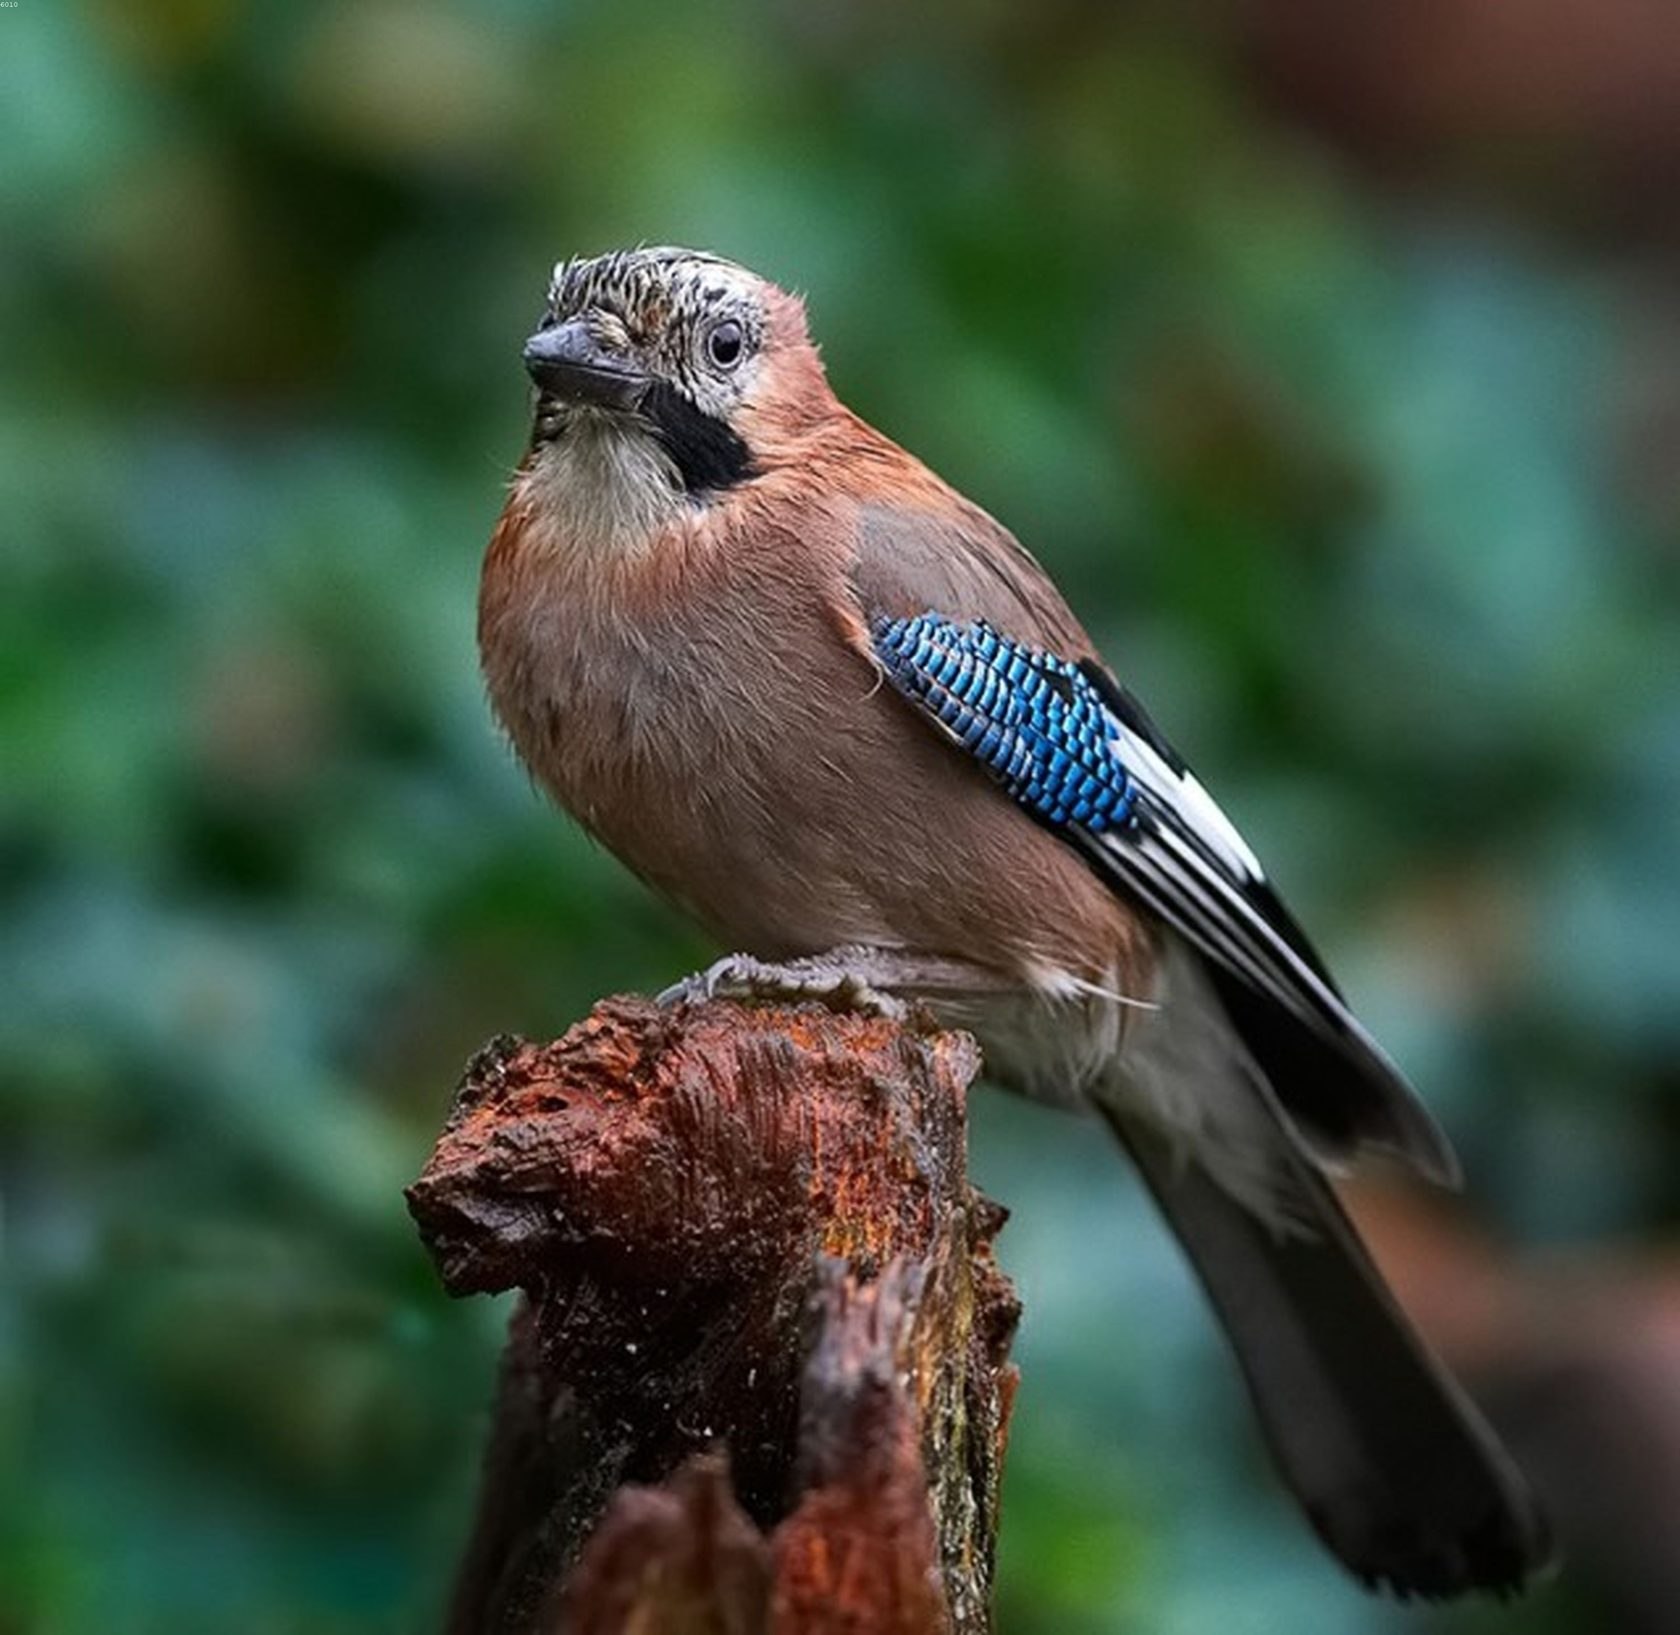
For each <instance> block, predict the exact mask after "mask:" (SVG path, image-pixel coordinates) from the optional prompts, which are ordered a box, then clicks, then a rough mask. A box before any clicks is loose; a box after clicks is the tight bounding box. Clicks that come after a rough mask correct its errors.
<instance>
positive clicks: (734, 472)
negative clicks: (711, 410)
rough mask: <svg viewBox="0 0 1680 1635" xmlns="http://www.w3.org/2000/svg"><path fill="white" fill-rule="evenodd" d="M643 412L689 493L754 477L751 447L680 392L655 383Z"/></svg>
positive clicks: (666, 385) (648, 391)
mask: <svg viewBox="0 0 1680 1635" xmlns="http://www.w3.org/2000/svg"><path fill="white" fill-rule="evenodd" d="M640 407H641V413H642V416H643V417H644V418H645V419H646V420H647V422H648V424H649V425H650V426H652V428H653V434H654V436H655V437H657V438H658V439H659V444H660V447H662V448H663V449H664V450H665V452H666V453H667V454H669V455H670V456H671V460H672V462H673V463H674V464H675V466H676V468H677V470H678V471H679V472H680V473H681V475H682V480H683V487H684V488H686V489H687V490H688V492H689V493H691V494H698V493H710V492H716V491H717V490H718V489H722V488H733V487H734V486H735V485H736V484H737V483H741V482H745V481H746V480H747V478H748V477H750V476H751V475H752V454H751V452H750V451H749V450H748V448H747V445H746V444H745V443H743V442H742V441H741V439H740V438H739V437H737V436H736V435H735V433H734V431H732V430H731V429H730V427H729V426H728V425H727V424H726V423H725V422H724V421H722V420H719V419H718V418H717V417H716V416H715V415H710V414H707V413H706V412H705V411H704V410H703V409H700V408H698V407H697V406H696V405H695V403H694V400H693V399H692V398H689V397H685V396H684V395H683V394H682V393H681V392H679V391H678V390H677V389H676V387H674V386H671V385H669V384H668V383H667V382H665V381H662V380H661V381H655V382H654V383H653V385H651V386H650V387H649V388H648V389H647V392H646V394H645V395H644V396H643V398H642V401H641V406H640Z"/></svg>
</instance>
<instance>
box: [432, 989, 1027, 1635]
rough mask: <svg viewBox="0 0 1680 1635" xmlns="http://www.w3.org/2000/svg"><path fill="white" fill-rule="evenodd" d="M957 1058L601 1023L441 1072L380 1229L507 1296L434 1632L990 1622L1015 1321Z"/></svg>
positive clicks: (611, 1012) (674, 1015) (592, 1634)
mask: <svg viewBox="0 0 1680 1635" xmlns="http://www.w3.org/2000/svg"><path fill="white" fill-rule="evenodd" d="M977 1067H978V1056H977V1052H976V1050H975V1047H974V1045H973V1042H972V1041H971V1040H969V1039H968V1038H966V1037H965V1036H963V1035H959V1034H942V1033H936V1032H931V1031H920V1030H918V1029H917V1028H915V1027H902V1026H899V1025H897V1024H893V1023H889V1022H885V1021H880V1020H876V1019H872V1018H864V1017H860V1016H851V1015H837V1014H835V1013H833V1012H830V1011H828V1010H826V1009H823V1008H820V1007H815V1006H801V1007H799V1008H796V1009H764V1008H757V1007H744V1006H740V1005H735V1004H729V1003H722V1002H714V1003H711V1004H706V1005H701V1006H694V1007H684V1008H679V1009H676V1010H662V1009H659V1008H657V1007H655V1006H654V1005H652V1004H650V1003H648V1002H647V1001H645V1000H639V999H613V1000H608V1001H605V1002H603V1003H602V1004H600V1005H598V1006H597V1007H596V1008H595V1010H594V1012H593V1013H592V1014H591V1015H590V1017H589V1018H588V1019H587V1020H586V1021H584V1022H582V1023H580V1024H579V1025H578V1026H576V1027H574V1028H573V1029H572V1030H571V1031H570V1032H569V1033H568V1034H567V1035H566V1036H565V1037H564V1038H563V1039H560V1040H558V1041H556V1042H555V1043H553V1044H546V1045H537V1044H529V1043H525V1042H522V1041H519V1040H516V1039H500V1040H497V1041H495V1042H494V1043H492V1044H491V1045H489V1046H488V1047H487V1048H486V1049H485V1050H484V1051H482V1052H481V1053H480V1054H479V1056H478V1057H477V1058H476V1059H475V1060H474V1061H473V1062H472V1063H471V1064H470V1066H469V1067H468V1070H467V1074H466V1078H465V1081H464V1083H463V1084H462V1086H461V1089H460V1092H459V1095H458V1098H457V1101H456V1104H455V1108H454V1110H453V1112H452V1114H451V1115H450V1118H449V1122H448V1124H447V1125H446V1126H445V1128H444V1131H443V1134H442V1135H441V1137H440V1138H439V1141H438V1144H437V1147H436V1150H435V1151H434V1152H433V1154H432V1157H431V1159H430V1161H429V1162H428V1164H427V1165H426V1168H425V1170H424V1172H423V1173H422V1175H421V1177H420V1179H419V1180H418V1181H416V1182H415V1184H414V1185H413V1186H412V1187H411V1188H410V1189H409V1193H408V1198H409V1207H410V1209H411V1211H412V1212H413V1215H414V1218H415V1220H416V1222H417V1223H418V1224H419V1227H420V1231H421V1235H422V1237H423V1238H424V1240H425V1242H426V1245H427V1247H428V1249H429V1250H430V1252H431V1254H432V1256H433V1259H434V1260H435V1261H436V1263H437V1266H438V1269H439V1272H440V1273H441V1275H442V1277H443V1280H444V1283H445V1285H446V1286H447V1287H448V1288H449V1290H450V1291H451V1292H452V1293H454V1294H463V1295H464V1294H472V1293H478V1292H483V1291H494V1290H503V1289H509V1288H519V1289H521V1290H523V1291H524V1297H523V1299H522V1301H521V1303H520V1305H519V1307H518V1309H517V1310H516V1312H515V1314H514V1317H513V1321H512V1325H511V1331H510V1338H509V1342H508V1347H507V1352H506V1355H505V1358H504V1361H503V1367H502V1378H501V1385H500V1391H499V1396H498V1400H497V1404H496V1409H495V1423H494V1428H493V1431H492V1435H491V1440H490V1445H489V1449H488V1452H487V1455H486V1460H485V1469H484V1474H483V1479H482V1490H481V1493H480V1498H479V1505H478V1512H477V1517H476V1520H475V1523H474V1526H473V1531H472V1536H471V1540H470V1542H469V1544H468V1547H467V1551H466V1554H465V1557H464V1559H463V1561H462V1563H461V1567H460V1571H459V1575H458V1579H457V1584H456V1589H455V1594H454V1598H453V1604H452V1607H451V1610H450V1614H449V1622H448V1628H449V1629H450V1631H452V1632H454V1635H466V1632H468V1631H471V1632H473V1635H536V1632H544V1635H547V1632H552V1631H559V1630H565V1631H575V1632H578V1635H616V1632H621V1631H622V1632H626V1635H628V1632H631V1631H634V1632H635V1635H666V1632H670V1635H674V1632H677V1631H685V1632H686V1631H696V1632H698V1631H708V1632H710V1631H715V1632H718V1635H724V1632H728V1635H757V1632H760V1631H774V1632H775V1635H817V1632H828V1631H835V1632H838V1631H857V1632H860V1635H861V1632H864V1631H868V1632H871V1635H930V1632H933V1631H945V1630H950V1631H955V1632H959V1635H968V1632H975V1631H984V1630H986V1629H988V1628H989V1627H990V1613H989V1608H990V1592H991V1582H992V1566H993V1547H994V1541H995V1535H996V1529H997V1521H998V1492H999V1483H1000V1478H1001V1472H1002V1466H1003V1456H1004V1447H1005V1442H1006V1439H1007V1434H1008V1423H1009V1410H1010V1404H1011V1401H1012V1398H1013V1394H1014V1389H1015V1383H1016V1374H1015V1370H1014V1368H1013V1366H1012V1365H1011V1364H1010V1363H1009V1361H1008V1350H1009V1344H1010V1340H1011V1338H1012V1336H1013V1333H1014V1328H1015V1323H1016V1319H1017V1316H1018V1310H1019V1309H1018V1307H1017V1304H1016V1301H1015V1297H1014V1293H1013V1290H1012V1289H1011V1287H1010V1285H1009V1283H1008V1281H1007V1280H1006V1279H1005V1278H1004V1277H1003V1276H1002V1274H1001V1273H1000V1272H999V1271H998V1269H997V1266H996V1264H995V1262H994V1261H993V1258H992V1247H991V1245H992V1239H993V1237H994V1236H995V1234H996V1232H997V1230H998V1228H999V1227H1000V1226H1001V1224H1002V1221H1003V1211H1002V1210H1000V1209H998V1208H997V1207H996V1206H995V1205H993V1204H991V1203H989V1202H987V1201H986V1200H985V1199H983V1198H981V1197H980V1196H979V1194H977V1193H976V1192H974V1191H973V1190H972V1189H971V1188H970V1186H969V1184H968V1179H967V1166H966V1160H965V1153H964V1145H965V1118H964V1114H965V1097H966V1092H967V1087H968V1084H969V1082H970V1080H971V1079H972V1078H973V1076H974V1074H975V1072H976V1070H977Z"/></svg>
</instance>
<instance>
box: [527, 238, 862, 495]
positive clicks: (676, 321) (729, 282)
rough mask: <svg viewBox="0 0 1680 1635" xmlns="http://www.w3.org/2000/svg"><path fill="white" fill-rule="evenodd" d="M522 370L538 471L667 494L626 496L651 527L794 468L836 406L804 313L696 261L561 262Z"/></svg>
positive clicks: (678, 252) (669, 253) (728, 269)
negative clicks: (819, 421)
mask: <svg viewBox="0 0 1680 1635" xmlns="http://www.w3.org/2000/svg"><path fill="white" fill-rule="evenodd" d="M525 367H526V369H527V370H528V371H529V372H530V375H531V379H532V380H533V381H534V382H535V383H536V388H537V402H536V422H535V429H534V432H533V465H534V466H541V465H543V464H545V463H547V464H548V465H549V466H550V467H551V468H552V472H553V475H554V476H555V478H556V479H557V480H560V481H564V482H565V483H568V484H571V485H573V486H580V485H583V486H587V485H590V484H596V485H600V484H607V485H611V484H618V485H620V486H621V487H627V489H628V488H634V487H636V486H638V485H639V486H640V487H642V488H647V489H649V490H653V491H657V492H648V493H640V494H639V493H635V492H630V491H626V492H625V493H622V494H620V495H618V496H617V499H618V501H619V502H620V504H619V505H618V506H617V507H616V509H619V510H622V509H624V508H625V506H628V507H629V509H631V510H632V511H636V512H641V511H648V512H650V513H653V514H656V513H657V512H658V511H659V510H660V509H661V508H662V507H663V504H664V503H665V502H669V503H670V504H673V505H675V504H679V503H685V502H686V503H695V502H699V503H704V502H705V501H706V500H708V499H709V498H711V497H713V496H716V495H718V494H720V493H723V492H725V491H727V490H729V489H731V488H733V487H735V486H736V485H738V484H740V483H743V482H746V481H748V480H750V479H751V478H752V477H753V476H755V475H757V474H759V473H761V472H762V471H763V470H765V469H766V468H767V467H768V466H772V465H774V464H775V463H776V462H777V461H778V460H779V459H783V458H786V457H787V456H788V452H789V450H790V449H791V448H792V446H793V445H794V444H795V443H797V441H798V436H799V433H800V431H801V430H802V429H804V428H806V427H808V426H809V425H810V424H811V423H812V421H813V420H814V419H816V418H819V417H820V416H821V414H822V413H823V412H825V410H826V408H827V406H828V405H829V404H830V403H832V398H831V396H830V395H829V392H828V388H827V384H826V382H825V381H824V379H823V375H822V368H821V365H820V364H819V363H818V361H817V356H816V350H815V348H814V347H813V346H812V345H811V343H810V340H809V338H808V336H807V334H806V330H805V316H804V310H803V308H802V306H801V305H800V303H799V302H798V301H797V300H796V299H795V298H794V297H792V296H790V295H788V294H786V293H785V292H784V291H782V290H779V289H777V288H776V287H775V285H773V284H771V283H769V282H767V281H766V280H765V279H762V278H760V277H759V276H758V275H757V274H756V273H752V272H749V271H748V270H747V269H746V268H745V267H740V266H737V265H736V264H735V263H734V262H731V261H724V260H722V259H721V258H719V257H717V256H713V255H707V254H705V253H704V252H702V251H698V250H683V249H674V248H669V247H661V248H651V249H650V248H643V249H636V250H620V251H614V252H612V253H611V254H608V255H600V256H591V257H587V258H578V259H574V260H571V261H564V262H562V263H560V265H559V266H557V267H556V268H555V269H554V277H553V280H552V282H551V283H550V285H549V291H548V303H547V307H546V310H545V311H544V314H543V319H542V323H541V324H540V325H539V326H538V328H537V331H536V333H535V334H534V335H532V336H531V338H530V339H529V340H528V341H527V342H526V343H525ZM596 497H597V498H600V499H602V500H606V499H608V498H609V497H610V496H607V495H599V496H596Z"/></svg>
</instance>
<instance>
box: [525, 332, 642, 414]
mask: <svg viewBox="0 0 1680 1635" xmlns="http://www.w3.org/2000/svg"><path fill="white" fill-rule="evenodd" d="M525 368H526V370H527V371H528V372H529V373H530V376H531V379H532V380H534V381H535V382H536V383H537V389H538V390H539V391H541V392H543V393H546V394H547V395H549V396H551V397H557V398H560V399H561V400H562V401H564V402H567V403H590V404H594V405H595V406H596V407H598V408H603V409H633V408H635V407H636V405H637V404H638V403H639V402H641V399H642V394H643V393H644V392H645V391H646V390H647V388H648V377H647V376H646V375H644V374H642V373H640V372H639V371H638V370H635V369H632V368H630V367H629V366H628V365H627V364H626V363H625V361H624V359H623V358H622V357H621V356H619V355H617V354H615V353H613V352H611V351H609V350H608V349H607V348H606V347H604V346H603V345H602V344H601V343H600V342H599V341H598V340H596V339H595V337H594V336H593V335H592V334H591V333H590V332H589V327H588V325H587V324H585V323H584V321H583V320H582V319H581V318H568V319H567V320H566V322H565V323H563V324H548V325H545V326H544V327H543V328H541V329H539V330H538V331H537V332H536V334H535V335H533V336H532V337H531V338H530V340H528V341H527V342H526V343H525Z"/></svg>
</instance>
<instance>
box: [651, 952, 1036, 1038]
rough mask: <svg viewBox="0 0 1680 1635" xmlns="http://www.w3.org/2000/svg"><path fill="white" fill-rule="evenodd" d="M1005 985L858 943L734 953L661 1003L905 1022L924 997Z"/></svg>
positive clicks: (985, 975)
mask: <svg viewBox="0 0 1680 1635" xmlns="http://www.w3.org/2000/svg"><path fill="white" fill-rule="evenodd" d="M1005 986H1006V984H1005V982H1004V981H1003V979H1002V978H1001V977H999V976H996V975H993V974H992V973H989V972H985V971H983V970H981V968H980V967H978V966H973V965H969V964H966V963H965V962H963V961H961V960H952V959H941V958H939V957H938V956H936V955H926V954H913V953H907V952H904V951H902V950H899V949H892V948H870V947H864V946H861V945H856V946H850V947H844V948H832V949H830V950H829V951H828V952H827V953H826V954H811V955H807V956H806V957H804V958H801V959H791V960H785V961H778V962H771V961H767V960H760V959H754V958H753V957H752V956H751V955H750V954H729V955H727V956H725V957H724V958H723V959H720V960H718V961H717V962H716V963H715V964H713V965H709V966H707V968H706V969H705V970H704V971H697V972H696V973H695V974H694V975H693V976H691V977H688V978H686V979H685V980H684V981H682V982H679V983H677V984H676V985H675V986H674V987H671V988H667V989H666V990H665V991H664V993H662V994H661V995H660V996H659V1003H660V1004H662V1005H683V1004H698V1003H700V1002H702V1001H704V1000H707V999H740V1000H771V1001H774V1000H784V1001H787V1000H792V1001H798V1000H806V999H814V1000H817V1001H819V1002H820V1003H821V1004H824V1005H827V1006H828V1007H829V1008H830V1009H831V1010H837V1011H854V1012H858V1013H860V1014H862V1015H865V1016H880V1017H884V1018H886V1019H887V1020H889V1021H895V1022H899V1021H903V1020H904V1019H905V1018H906V1017H907V1016H908V1015H909V1011H910V1005H911V1004H912V1003H914V1002H915V1001H916V1000H918V999H928V1000H935V1001H936V1000H938V999H940V998H953V999H955V998H959V997H963V996H971V995H973V994H975V993H977V992H987V991H993V990H1001V989H1002V988H1004V987H1005Z"/></svg>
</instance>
